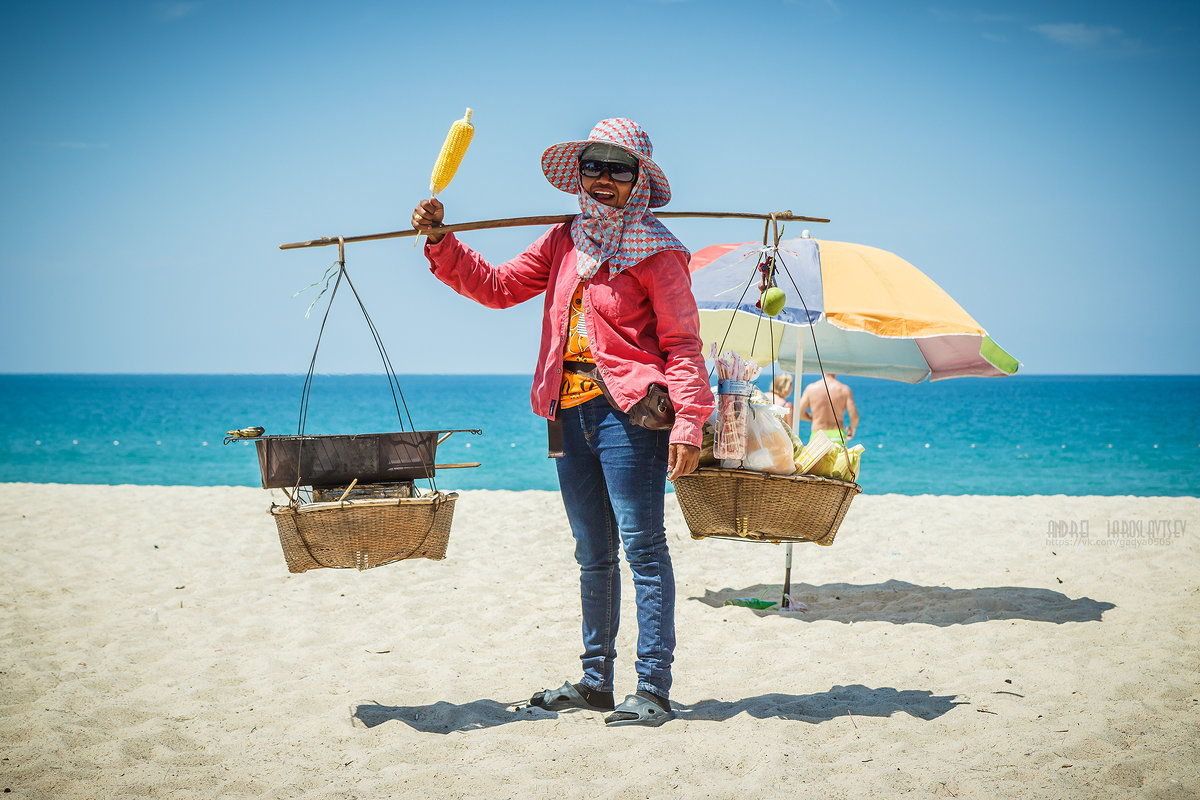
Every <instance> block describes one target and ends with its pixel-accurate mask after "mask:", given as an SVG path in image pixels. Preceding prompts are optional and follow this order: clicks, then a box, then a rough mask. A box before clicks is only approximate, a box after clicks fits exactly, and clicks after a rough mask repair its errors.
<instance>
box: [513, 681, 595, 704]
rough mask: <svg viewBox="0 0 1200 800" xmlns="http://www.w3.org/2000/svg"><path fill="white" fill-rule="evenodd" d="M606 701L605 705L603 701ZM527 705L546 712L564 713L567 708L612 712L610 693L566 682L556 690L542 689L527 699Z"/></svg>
mask: <svg viewBox="0 0 1200 800" xmlns="http://www.w3.org/2000/svg"><path fill="white" fill-rule="evenodd" d="M606 700H607V705H606V704H605V701H606ZM529 705H531V706H533V707H534V708H544V709H546V710H547V711H566V710H567V709H568V708H583V709H586V710H588V711H612V710H613V708H614V707H615V706H614V703H613V696H612V692H598V691H595V690H594V689H588V688H587V687H586V686H583V685H582V684H580V685H579V686H572V685H571V682H570V681H567V682H566V683H564V684H563V685H562V686H560V687H558V688H557V689H543V690H542V691H540V692H538V693H537V694H535V695H534V696H533V697H531V698H529Z"/></svg>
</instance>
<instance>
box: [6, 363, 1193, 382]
mask: <svg viewBox="0 0 1200 800" xmlns="http://www.w3.org/2000/svg"><path fill="white" fill-rule="evenodd" d="M763 371H764V372H767V371H769V369H768V367H763ZM306 374H307V373H304V372H4V371H0V377H5V378H16V377H30V378H43V377H53V378H72V377H81V378H83V377H114V378H125V377H128V378H150V377H161V378H204V377H213V378H236V377H246V378H293V377H304V376H305V375H306ZM386 374H387V373H384V372H320V371H318V372H314V373H313V375H315V376H328V377H359V376H361V377H382V376H384V375H386ZM532 374H533V372H532V370H530V371H528V372H524V371H522V372H397V373H396V375H397V377H400V376H403V377H411V378H461V377H474V378H488V377H505V378H512V377H521V376H526V375H529V376H531V375H532ZM802 374H804V375H819V374H820V372H810V371H808V370H805V371H804V372H803V373H802ZM837 374H840V375H843V376H844V377H848V378H851V379H854V380H871V381H883V382H885V383H904V381H894V380H890V379H888V378H869V377H864V376H859V375H850V374H847V373H837ZM1004 378H1005V379H1006V380H1021V379H1024V378H1088V379H1098V378H1200V372H1022V373H1019V374H1016V375H1008V376H1004ZM944 380H955V381H961V380H964V378H953V379H944ZM976 380H995V378H992V377H983V378H976ZM917 383H941V381H929V380H928V379H922V380H920V381H917Z"/></svg>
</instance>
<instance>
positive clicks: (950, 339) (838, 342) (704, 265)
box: [690, 237, 1018, 385]
mask: <svg viewBox="0 0 1200 800" xmlns="http://www.w3.org/2000/svg"><path fill="white" fill-rule="evenodd" d="M766 249H767V250H768V254H770V255H773V256H774V258H775V269H776V273H775V280H776V283H777V284H778V286H779V287H780V288H781V289H782V290H783V291H784V293H785V294H786V296H787V301H786V304H785V305H784V307H783V310H782V311H780V312H779V314H777V315H776V316H774V317H767V316H764V315H763V314H762V312H761V311H760V310H759V309H758V308H757V307H755V303H757V302H758V299H759V291H758V282H757V280H756V279H757V277H758V276H757V273H756V270H755V265H756V264H757V263H758V261H759V258H760V256H761V255H762V254H763V250H764V247H763V246H762V245H760V244H757V243H744V244H718V245H711V246H709V247H705V248H703V249H702V250H699V251H697V252H696V253H695V254H694V255H693V256H692V260H691V264H690V268H691V271H692V292H693V294H695V296H696V304H697V305H698V306H699V308H700V336H701V338H702V339H703V341H704V342H705V343H706V344H707V343H709V342H716V343H717V345H718V346H720V347H722V348H723V349H727V350H734V351H736V352H737V353H738V354H739V355H741V356H743V357H745V358H753V359H754V360H755V361H757V362H758V363H759V364H762V365H767V364H770V363H771V362H772V361H778V362H779V365H780V366H781V367H782V368H783V369H786V370H790V371H792V372H795V373H796V374H797V375H799V374H800V369H802V367H803V360H804V358H807V357H809V356H812V355H815V354H819V356H820V365H821V368H822V371H824V372H827V373H837V374H845V375H860V376H863V377H869V378H888V379H890V380H897V381H904V382H907V383H917V382H919V381H922V380H925V379H926V378H928V379H930V380H935V381H936V380H941V379H943V378H960V377H965V376H974V377H999V376H1003V375H1012V374H1014V373H1015V372H1016V371H1017V367H1018V362H1017V360H1016V359H1015V358H1013V357H1012V356H1011V355H1009V354H1008V353H1007V352H1005V351H1004V349H1003V348H1001V347H1000V346H999V345H997V344H996V343H995V342H994V341H993V340H992V338H991V337H990V336H988V335H987V332H986V331H985V330H984V329H983V327H982V326H980V325H979V323H978V322H976V321H975V320H974V319H973V318H972V317H971V315H970V314H968V313H967V312H966V311H964V310H963V308H962V307H961V306H960V305H959V304H958V303H956V302H955V301H954V300H953V298H951V297H950V295H948V294H947V293H946V292H945V291H944V290H943V289H942V288H941V287H940V286H938V285H937V284H936V283H934V282H933V280H932V279H930V278H929V277H928V276H927V275H925V274H924V273H923V272H921V271H920V270H919V269H917V268H916V267H914V266H913V265H912V264H910V263H908V262H907V261H905V260H904V259H902V258H900V257H899V256H897V255H895V254H894V253H889V252H888V251H886V250H880V249H879V248H876V247H869V246H867V245H862V244H852V243H849V242H833V241H824V240H818V239H811V238H807V237H800V238H796V239H785V240H783V241H781V242H780V243H779V245H778V247H777V248H766ZM789 332H790V333H791V334H792V335H787V334H788V333H789ZM814 337H815V339H814ZM798 384H799V380H797V385H798Z"/></svg>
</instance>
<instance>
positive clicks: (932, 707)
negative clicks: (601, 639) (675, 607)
mask: <svg viewBox="0 0 1200 800" xmlns="http://www.w3.org/2000/svg"><path fill="white" fill-rule="evenodd" d="M674 705H675V711H676V713H677V714H678V715H679V718H680V719H683V720H696V721H707V722H724V721H725V720H728V719H731V718H733V717H735V716H737V715H738V714H749V715H750V716H752V717H754V718H756V719H772V718H774V719H788V720H795V721H797V722H809V723H819V722H826V721H828V720H831V719H835V718H837V717H845V716H854V717H888V716H891V715H892V714H894V713H896V712H903V713H905V714H909V715H911V716H913V717H916V718H918V719H923V720H931V719H936V718H938V717H940V716H942V715H943V714H945V713H947V712H948V711H950V709H952V708H954V707H955V706H960V705H967V704H966V703H961V702H955V699H954V696H953V695H935V694H933V692H929V691H925V690H920V689H907V690H903V691H902V690H899V689H893V688H891V687H886V686H885V687H881V688H879V689H872V688H870V687H867V686H863V685H861V684H855V685H852V686H834V687H833V688H831V689H829V691H826V692H814V693H812V694H799V695H797V694H782V693H779V692H772V693H771V694H763V695H759V696H757V697H747V698H745V699H742V700H728V701H727V700H700V701H698V702H696V703H692V704H683V703H675V704H674ZM351 716H352V722H353V723H354V724H355V725H356V726H358V727H364V728H374V727H375V726H376V725H382V724H384V723H385V722H402V723H404V724H405V725H408V726H409V727H411V728H413V729H414V730H418V731H421V732H422V733H442V734H446V733H451V732H453V731H474V730H482V729H484V728H495V727H497V726H499V725H506V724H508V723H510V722H522V721H535V720H548V719H560V720H564V721H571V722H579V723H582V724H587V725H589V726H595V725H598V724H602V723H600V715H598V714H595V713H594V712H588V711H564V712H562V713H558V714H556V713H554V712H552V711H543V710H542V709H539V708H529V707H527V706H525V705H523V704H505V703H501V702H498V701H496V700H475V701H474V702H470V703H463V704H462V705H456V704H454V703H447V702H445V701H443V700H439V701H438V702H436V703H433V704H432V705H424V706H385V705H381V704H379V703H362V704H360V705H358V706H357V707H356V708H355V709H354V710H353V713H352V715H351Z"/></svg>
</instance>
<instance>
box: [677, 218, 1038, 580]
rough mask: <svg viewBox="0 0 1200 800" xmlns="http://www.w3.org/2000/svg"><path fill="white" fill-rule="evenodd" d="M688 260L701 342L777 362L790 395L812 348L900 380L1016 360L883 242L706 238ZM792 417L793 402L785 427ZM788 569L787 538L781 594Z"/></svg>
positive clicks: (867, 373)
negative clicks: (779, 298)
mask: <svg viewBox="0 0 1200 800" xmlns="http://www.w3.org/2000/svg"><path fill="white" fill-rule="evenodd" d="M768 259H770V261H768ZM760 265H763V266H766V267H767V268H768V270H767V271H769V272H770V274H771V276H772V280H773V282H774V284H775V285H776V286H778V287H779V288H780V289H782V290H783V292H784V294H785V295H786V300H785V302H784V304H783V306H782V309H781V310H779V312H778V313H777V314H775V315H773V316H769V315H767V314H765V313H764V312H763V310H762V309H760V308H758V306H757V305H756V304H757V303H759V298H760V285H761V283H760V282H761V277H762V270H760V269H759V267H760ZM689 267H690V269H691V273H692V293H693V294H694V295H695V297H696V305H697V306H698V307H699V309H700V337H701V340H702V341H703V342H704V343H705V345H707V344H708V343H710V342H711V343H715V344H716V345H717V347H718V348H719V349H720V350H722V351H724V350H733V351H735V352H737V353H738V354H739V355H741V356H742V357H743V358H752V359H754V360H755V361H756V362H758V363H759V364H760V365H764V366H765V365H767V364H770V363H772V362H778V363H779V365H780V366H781V367H782V368H783V369H786V370H790V371H791V372H793V373H794V374H795V375H796V382H795V385H796V392H797V396H799V392H800V388H801V387H800V375H801V374H802V372H803V369H804V361H805V358H806V357H812V356H815V357H816V358H815V359H814V361H815V362H816V363H814V361H810V362H809V363H810V364H812V365H813V366H815V367H817V371H819V372H824V373H836V374H843V375H859V376H863V377H870V378H887V379H890V380H896V381H904V382H907V383H918V382H920V381H923V380H925V379H927V378H928V379H929V380H942V379H944V378H960V377H968V376H971V377H1001V376H1006V375H1013V374H1015V373H1016V371H1017V368H1018V366H1019V362H1018V361H1017V360H1016V359H1015V358H1013V357H1012V356H1011V355H1010V354H1009V353H1007V352H1006V351H1005V350H1004V349H1003V348H1001V347H1000V346H999V345H998V344H996V343H995V342H994V341H993V340H992V338H991V337H990V336H988V334H987V332H986V331H985V330H984V329H983V328H982V327H981V326H980V325H979V323H977V322H976V321H975V320H974V319H973V318H972V317H971V316H970V315H969V314H968V313H967V312H966V311H964V310H963V308H962V307H961V306H960V305H959V304H958V303H956V302H955V301H954V299H953V298H951V297H950V295H948V294H947V293H946V292H945V291H944V290H943V289H942V288H941V287H940V286H938V285H937V284H936V283H935V282H934V281H933V280H932V279H930V278H929V276H927V275H925V274H924V273H923V272H921V271H920V270H919V269H917V268H916V267H914V266H913V265H912V264H910V263H908V262H907V261H905V260H904V259H902V258H900V257H899V256H897V255H896V254H894V253H889V252H888V251H886V250H880V249H879V248H876V247H869V246H867V245H862V244H852V243H849V242H834V241H825V240H818V239H813V238H810V237H808V236H807V232H806V235H803V236H801V237H799V238H795V239H784V240H780V241H777V243H776V244H775V245H773V246H767V245H765V244H758V243H751V242H745V243H739V244H716V245H711V246H709V247H705V248H703V249H701V250H699V251H697V252H696V253H695V254H693V256H692V259H691V262H690V265H689ZM771 310H774V309H771ZM798 417H799V407H798V405H797V407H796V408H795V409H794V411H793V417H792V426H793V429H795V428H796V426H797V423H798ZM791 568H792V544H791V542H789V543H788V545H787V549H786V551H785V562H784V594H785V595H786V594H788V593H789V591H790V583H791Z"/></svg>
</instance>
